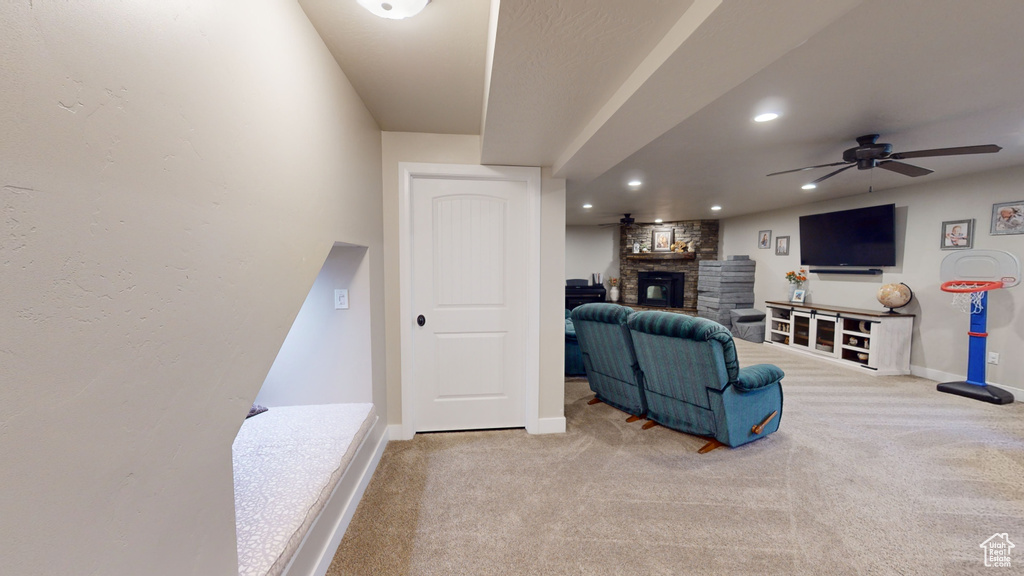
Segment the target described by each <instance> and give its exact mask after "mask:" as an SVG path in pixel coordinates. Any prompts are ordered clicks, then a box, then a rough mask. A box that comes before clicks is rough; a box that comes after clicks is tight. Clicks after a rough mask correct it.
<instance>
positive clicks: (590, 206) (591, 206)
mask: <svg viewBox="0 0 1024 576" xmlns="http://www.w3.org/2000/svg"><path fill="white" fill-rule="evenodd" d="M583 207H584V208H593V207H594V205H593V204H584V205H583Z"/></svg>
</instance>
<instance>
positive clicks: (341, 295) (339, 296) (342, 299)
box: [334, 288, 348, 310]
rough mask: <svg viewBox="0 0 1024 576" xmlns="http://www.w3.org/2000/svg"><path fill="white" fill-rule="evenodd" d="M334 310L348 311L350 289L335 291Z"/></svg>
mask: <svg viewBox="0 0 1024 576" xmlns="http://www.w3.org/2000/svg"><path fill="white" fill-rule="evenodd" d="M334 309H335V310H348V288H337V289H335V290H334Z"/></svg>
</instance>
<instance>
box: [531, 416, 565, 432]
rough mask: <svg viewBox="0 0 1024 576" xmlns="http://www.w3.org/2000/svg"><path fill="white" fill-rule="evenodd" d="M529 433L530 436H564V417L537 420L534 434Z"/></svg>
mask: <svg viewBox="0 0 1024 576" xmlns="http://www.w3.org/2000/svg"><path fill="white" fill-rule="evenodd" d="M530 432H531V434H564V433H565V417H564V416H560V417H558V418H540V419H538V420H537V430H536V432H534V431H530Z"/></svg>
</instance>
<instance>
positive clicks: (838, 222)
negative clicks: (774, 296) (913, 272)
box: [800, 204, 896, 266]
mask: <svg viewBox="0 0 1024 576" xmlns="http://www.w3.org/2000/svg"><path fill="white" fill-rule="evenodd" d="M800 264H801V265H804V266H895V265H896V205H895V204H885V205H882V206H869V207H867V208H855V209H853V210H842V211H839V212H828V213H825V214H811V215H809V216H801V217H800Z"/></svg>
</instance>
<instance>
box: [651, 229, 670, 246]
mask: <svg viewBox="0 0 1024 576" xmlns="http://www.w3.org/2000/svg"><path fill="white" fill-rule="evenodd" d="M671 249H672V228H655V229H654V231H653V232H651V251H652V252H669V251H670V250H671Z"/></svg>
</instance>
